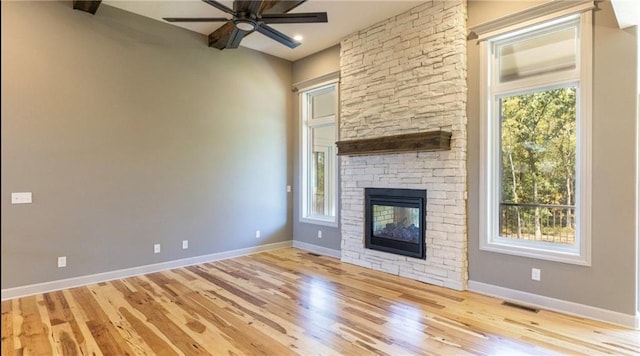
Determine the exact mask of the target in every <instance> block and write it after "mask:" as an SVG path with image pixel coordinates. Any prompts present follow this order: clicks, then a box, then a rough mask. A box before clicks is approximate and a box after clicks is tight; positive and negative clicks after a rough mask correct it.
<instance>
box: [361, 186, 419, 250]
mask: <svg viewBox="0 0 640 356" xmlns="http://www.w3.org/2000/svg"><path fill="white" fill-rule="evenodd" d="M426 204H427V192H426V190H419V189H388V188H366V189H365V247H366V248H369V249H373V250H379V251H385V252H391V253H395V254H399V255H404V256H410V257H416V258H421V259H424V258H425V256H426V253H425V250H426V247H425V235H424V230H425V229H424V221H425V216H424V214H425V208H426Z"/></svg>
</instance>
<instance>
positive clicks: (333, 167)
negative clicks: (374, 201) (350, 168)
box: [299, 78, 339, 227]
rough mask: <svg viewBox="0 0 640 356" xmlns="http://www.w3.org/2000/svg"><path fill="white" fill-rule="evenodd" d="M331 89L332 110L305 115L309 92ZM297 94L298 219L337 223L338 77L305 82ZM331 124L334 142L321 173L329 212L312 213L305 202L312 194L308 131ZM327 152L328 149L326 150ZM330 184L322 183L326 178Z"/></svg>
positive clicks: (310, 148) (307, 109) (310, 96)
mask: <svg viewBox="0 0 640 356" xmlns="http://www.w3.org/2000/svg"><path fill="white" fill-rule="evenodd" d="M331 89H333V90H334V91H335V95H336V103H335V105H336V107H335V111H334V112H335V114H334V115H328V116H324V117H321V118H315V119H309V118H310V117H312V115H311V110H312V108H311V106H310V105H309V102H310V99H311V98H312V97H313V95H317V94H321V93H324V92H327V91H328V90H331ZM299 93H300V94H299V98H300V187H301V190H300V222H304V223H309V224H317V225H325V226H332V227H338V205H339V204H338V172H337V170H338V163H337V162H338V158H337V146H336V145H335V142H336V141H337V137H338V115H339V110H338V102H339V99H338V93H339V83H338V79H337V78H336V79H333V80H328V81H324V82H321V83H317V84H315V85H312V86H307V87H304V88H300V89H299ZM327 125H333V127H334V142H333V155H334V157H333V159H328V157H329V155H328V154H326V155H325V165H328V166H327V171H328V174H326V175H325V188H326V189H327V191H326V192H325V193H326V198H327V199H326V201H325V206H327V205H328V207H329V211H330V213H331V215H330V216H327V215H312V214H311V213H310V211H309V202H310V201H311V194H313V192H312V190H311V188H310V186H309V177H310V175H311V172H310V170H311V169H312V165H311V164H310V158H311V157H312V154H313V147H312V144H313V142H311V140H310V137H309V132H310V131H311V129H313V128H319V127H322V126H327ZM327 153H328V152H327ZM329 181H330V182H331V184H326V183H327V182H329Z"/></svg>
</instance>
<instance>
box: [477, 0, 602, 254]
mask: <svg viewBox="0 0 640 356" xmlns="http://www.w3.org/2000/svg"><path fill="white" fill-rule="evenodd" d="M591 26H592V25H591V12H590V11H583V12H579V13H574V14H570V15H564V16H562V17H552V16H548V17H547V19H545V20H541V21H539V22H537V23H534V24H529V25H527V27H520V28H518V27H517V26H516V27H513V26H512V27H510V28H509V30H508V31H503V32H501V33H498V34H496V33H495V32H494V34H493V36H492V37H489V38H486V39H481V42H480V49H481V66H482V67H481V68H482V71H481V75H482V77H481V93H482V94H481V95H482V99H481V100H482V101H481V115H482V126H483V127H482V133H481V135H482V161H481V170H482V172H481V189H480V192H481V197H480V201H481V202H482V203H481V220H480V221H481V224H482V225H481V238H480V248H481V249H482V250H488V251H494V252H501V253H508V254H514V255H520V256H527V257H533V258H540V259H546V260H553V261H559V262H567V263H575V264H582V265H589V264H590V225H589V220H590V219H589V216H590V163H591V162H590V156H591V146H590V145H591V143H590V136H591V135H590V131H591V112H590V111H591V108H590V102H591V78H590V73H591Z"/></svg>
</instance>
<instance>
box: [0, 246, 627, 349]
mask: <svg viewBox="0 0 640 356" xmlns="http://www.w3.org/2000/svg"><path fill="white" fill-rule="evenodd" d="M501 302H502V301H501V300H498V299H494V298H489V297H485V296H481V295H478V294H474V293H470V292H456V291H452V290H448V289H443V288H439V287H434V286H431V285H428V284H424V283H420V282H416V281H412V280H408V279H404V278H401V277H396V276H391V275H388V274H384V273H379V272H374V271H371V270H368V269H364V268H360V267H356V266H353V265H349V264H343V263H341V262H340V261H338V260H336V259H334V258H330V257H324V256H316V255H313V254H310V253H307V252H305V251H301V250H297V249H291V248H288V249H282V250H277V251H271V252H264V253H259V254H255V255H251V256H245V257H240V258H234V259H229V260H224V261H217V262H212V263H206V264H202V265H197V266H191V267H186V268H180V269H175V270H171V271H166V272H161V273H153V274H149V275H145V276H140V277H132V278H127V279H124V280H117V281H111V282H105V283H99V284H95V285H89V286H86V287H80V288H73V289H69V290H63V291H57V292H51V293H45V294H40V295H35V296H30V297H24V298H19V299H13V300H8V301H3V302H2V355H38V356H40V355H393V356H396V355H498V354H500V355H523V354H524V355H551V354H570V355H599V354H613V355H638V354H640V345H639V344H640V332H638V331H634V330H630V329H625V328H622V327H617V326H612V325H608V324H604V323H599V322H595V321H590V320H584V319H580V318H575V317H569V316H566V315H562V314H557V313H553V312H549V311H544V310H542V311H540V312H539V313H534V312H530V311H526V310H521V309H518V308H513V307H509V306H504V305H501Z"/></svg>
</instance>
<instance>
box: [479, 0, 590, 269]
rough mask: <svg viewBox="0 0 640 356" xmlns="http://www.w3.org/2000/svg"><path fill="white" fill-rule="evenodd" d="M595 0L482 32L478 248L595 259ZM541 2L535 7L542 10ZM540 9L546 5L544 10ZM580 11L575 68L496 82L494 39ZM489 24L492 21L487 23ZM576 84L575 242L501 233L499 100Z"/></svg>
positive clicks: (559, 20)
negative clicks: (592, 126)
mask: <svg viewBox="0 0 640 356" xmlns="http://www.w3.org/2000/svg"><path fill="white" fill-rule="evenodd" d="M592 8H593V3H591V4H590V5H589V3H584V2H583V3H582V4H580V5H579V6H576V7H575V8H574V9H562V11H557V12H551V13H549V12H547V13H545V14H544V15H542V16H540V17H538V18H535V19H533V20H529V21H527V22H525V23H523V24H521V25H518V24H513V23H510V24H509V20H508V19H507V20H505V19H501V20H500V21H502V22H503V24H509V26H506V28H503V29H502V30H496V29H495V28H493V29H491V31H487V32H486V34H485V36H484V37H483V36H482V34H480V35H479V37H478V38H479V40H480V42H479V44H480V122H481V125H480V126H481V135H480V136H481V140H480V141H481V142H480V144H481V160H480V249H481V250H484V251H492V252H498V253H505V254H510V255H517V256H524V257H530V258H536V259H542V260H550V261H556V262H563V263H570V264H577V265H585V266H590V265H591V195H592V194H591V125H592V124H591V115H592V108H591V102H592V79H591V76H592V74H591V73H592V38H593V34H592V31H593V30H592V26H593V25H592V12H591V11H590V10H591V9H592ZM540 9H541V8H537V10H538V11H539V10H540ZM540 12H541V13H542V12H543V11H540ZM572 17H577V18H578V19H579V20H578V27H579V30H578V36H579V41H580V42H579V43H580V49H579V53H577V57H578V58H577V62H576V68H575V69H574V70H565V71H561V72H554V73H551V74H540V75H536V76H533V77H530V78H522V79H517V80H513V81H509V82H507V83H496V78H497V74H496V73H495V67H493V66H494V63H495V62H497V61H496V60H492V57H490V56H491V55H492V51H493V49H492V46H493V44H494V43H496V42H499V41H502V40H505V39H508V38H510V37H513V36H517V35H520V34H523V33H526V32H529V31H534V30H537V29H540V28H544V27H547V26H549V25H552V24H557V23H562V22H564V21H566V20H567V19H569V18H572ZM488 27H490V26H488ZM571 84H573V85H576V86H577V87H578V90H577V93H576V120H577V122H576V126H577V132H576V145H577V147H576V202H575V205H576V232H575V234H576V236H575V238H576V244H575V245H574V246H572V247H571V248H567V247H565V246H560V244H557V243H548V242H540V241H527V240H516V239H509V238H503V237H500V236H499V234H498V224H499V220H498V214H499V209H498V206H499V203H500V196H499V193H500V186H499V185H500V173H499V167H500V165H499V162H500V161H499V159H500V153H499V151H500V147H499V146H500V142H499V137H500V136H499V135H500V122H499V112H498V110H499V106H498V104H497V100H498V99H499V98H500V97H503V96H508V95H518V94H523V93H527V92H531V91H534V90H535V91H539V90H545V89H552V88H557V87H563V86H567V85H571Z"/></svg>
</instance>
